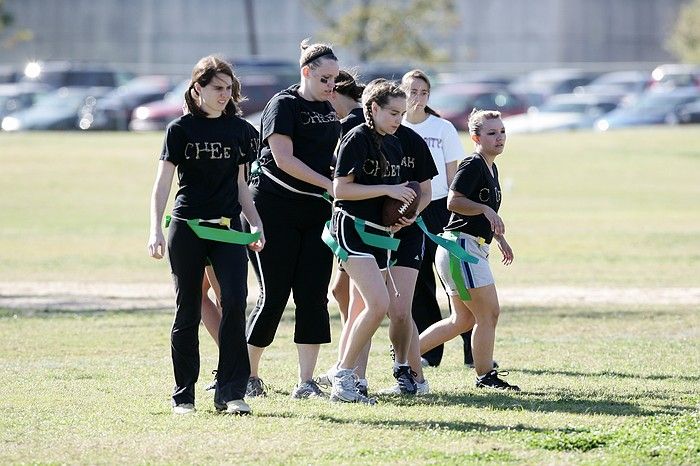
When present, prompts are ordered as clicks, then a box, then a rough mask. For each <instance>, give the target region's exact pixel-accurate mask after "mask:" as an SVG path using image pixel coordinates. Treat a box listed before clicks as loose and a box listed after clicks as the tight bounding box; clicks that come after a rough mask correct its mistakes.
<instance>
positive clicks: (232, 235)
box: [165, 215, 260, 244]
mask: <svg viewBox="0 0 700 466" xmlns="http://www.w3.org/2000/svg"><path fill="white" fill-rule="evenodd" d="M173 218H174V219H175V220H181V221H183V222H185V223H187V225H188V226H189V227H190V228H191V229H192V231H194V233H195V234H196V235H197V237H198V238H201V239H208V240H212V241H219V242H221V243H231V244H250V243H254V242H256V241H257V240H259V239H260V232H259V231H256V232H255V233H246V232H244V231H238V230H232V229H231V219H230V218H228V217H221V218H217V219H211V220H203V219H201V218H193V219H190V220H186V219H184V218H178V217H173V216H172V215H166V216H165V227H166V228H167V227H168V226H169V225H170V221H171V220H172V219H173ZM202 223H212V224H214V225H218V226H224V227H226V228H227V229H226V230H225V229H223V228H217V227H209V226H206V225H201V224H202Z"/></svg>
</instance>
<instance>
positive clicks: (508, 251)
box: [495, 236, 515, 265]
mask: <svg viewBox="0 0 700 466" xmlns="http://www.w3.org/2000/svg"><path fill="white" fill-rule="evenodd" d="M495 238H496V241H497V242H498V249H500V250H501V254H503V259H502V260H501V262H502V263H503V265H510V264H512V263H513V259H515V255H514V254H513V249H512V248H511V247H510V244H508V241H506V238H505V237H503V236H496V237H495Z"/></svg>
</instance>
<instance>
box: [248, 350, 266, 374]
mask: <svg viewBox="0 0 700 466" xmlns="http://www.w3.org/2000/svg"><path fill="white" fill-rule="evenodd" d="M264 351H265V348H261V347H259V346H253V345H251V344H248V359H249V360H250V376H251V377H256V378H260V375H259V374H258V370H259V367H260V358H262V355H263V352H264Z"/></svg>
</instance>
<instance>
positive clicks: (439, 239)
mask: <svg viewBox="0 0 700 466" xmlns="http://www.w3.org/2000/svg"><path fill="white" fill-rule="evenodd" d="M416 223H417V224H418V226H419V227H420V229H421V230H423V233H425V236H427V237H428V238H429V239H430V240H431V241H433V242H434V243H435V244H437V245H438V246H440V247H442V248H445V249H446V250H447V252H449V253H450V276H451V277H452V280H453V281H454V282H455V285H456V286H457V293H458V294H459V298H460V299H461V300H462V301H471V299H472V297H471V295H470V294H469V290H467V287H466V286H465V285H464V274H463V273H462V262H469V263H470V264H476V263H478V262H479V259H477V258H476V257H474V256H472V255H471V254H469V253H468V252H467V251H465V250H464V248H462V247H461V246H460V245H459V243H457V239H459V234H458V233H455V232H453V231H445V232H443V233H440V234H439V235H435V234H433V233H431V232H429V231H428V227H426V226H425V222H424V221H423V219H422V218H421V217H418V218H417V219H416ZM480 239H481V240H482V242H483V238H480Z"/></svg>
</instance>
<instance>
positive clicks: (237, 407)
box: [214, 400, 253, 416]
mask: <svg viewBox="0 0 700 466" xmlns="http://www.w3.org/2000/svg"><path fill="white" fill-rule="evenodd" d="M214 407H215V408H216V410H217V411H218V412H220V413H224V414H235V415H238V416H245V415H248V414H252V412H253V411H252V410H251V409H250V406H248V403H246V402H245V401H243V400H231V401H227V402H226V404H219V403H216V402H214Z"/></svg>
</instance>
